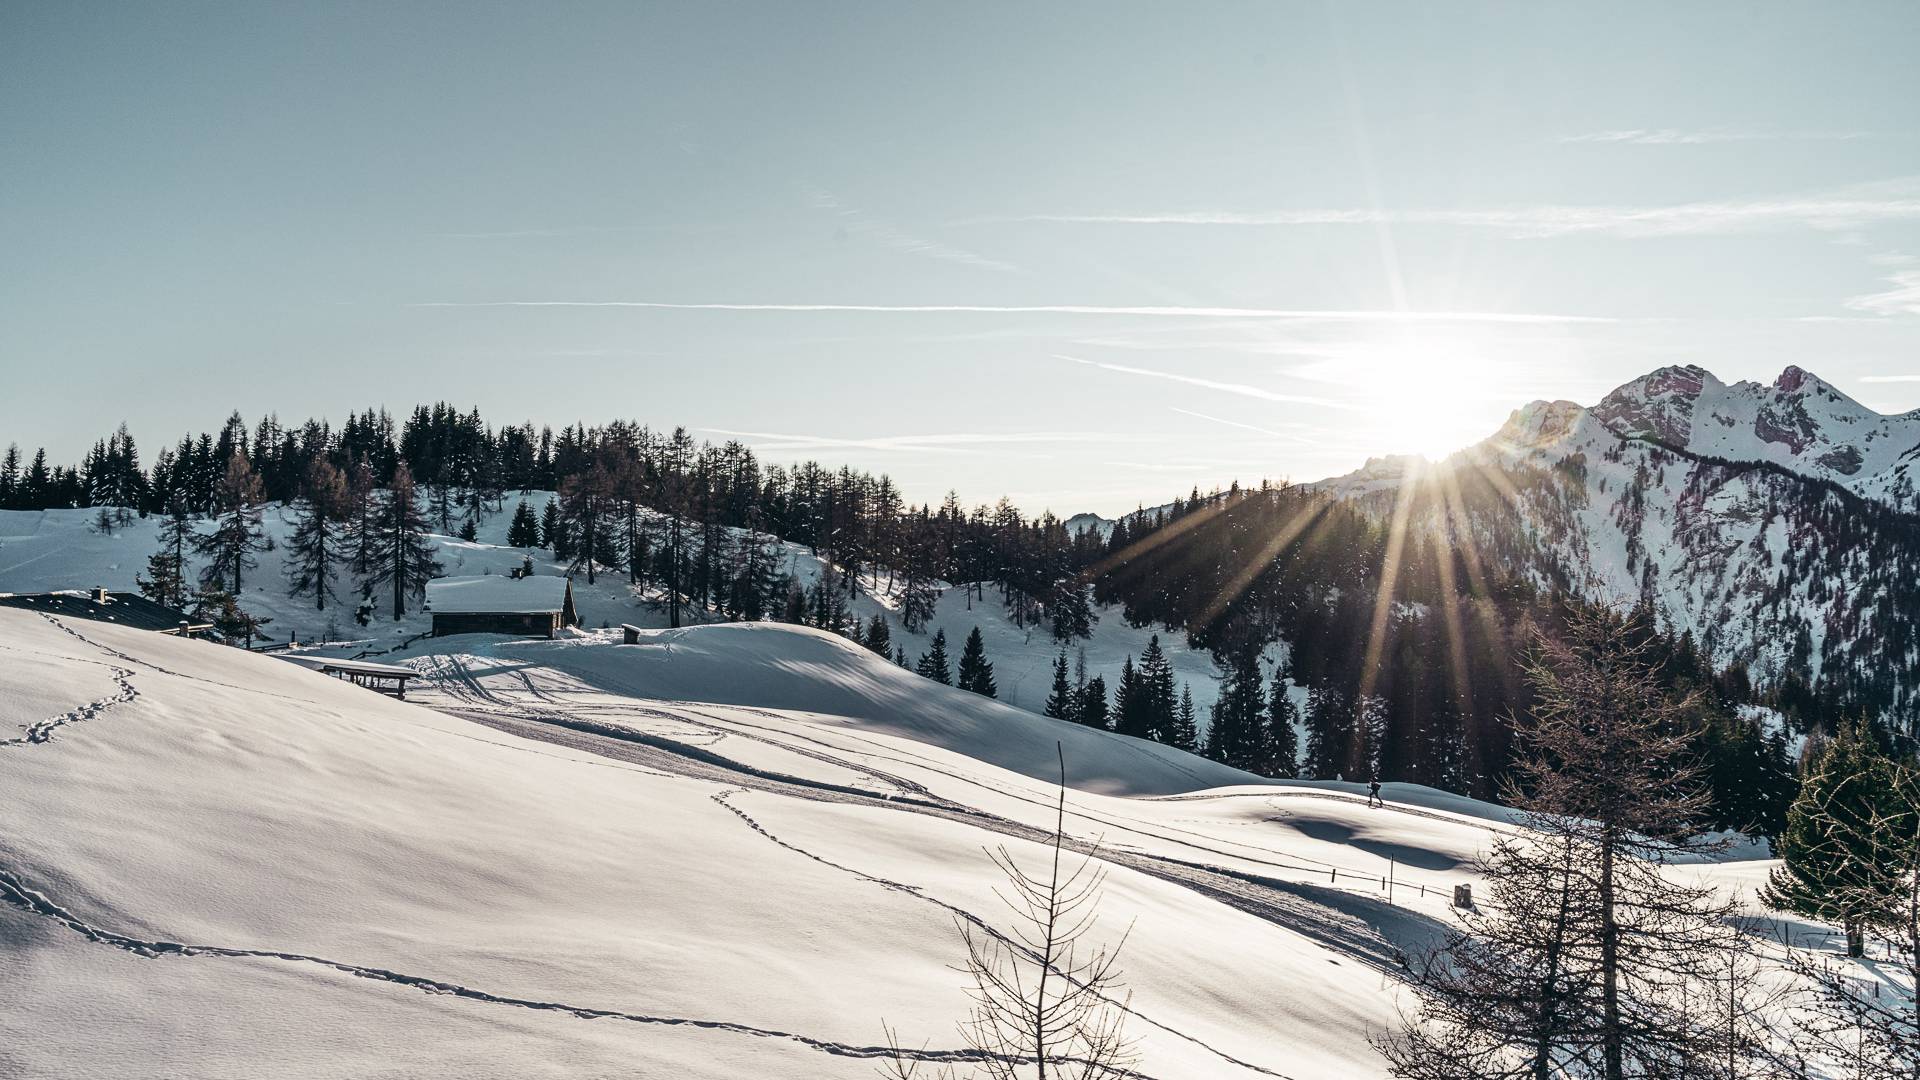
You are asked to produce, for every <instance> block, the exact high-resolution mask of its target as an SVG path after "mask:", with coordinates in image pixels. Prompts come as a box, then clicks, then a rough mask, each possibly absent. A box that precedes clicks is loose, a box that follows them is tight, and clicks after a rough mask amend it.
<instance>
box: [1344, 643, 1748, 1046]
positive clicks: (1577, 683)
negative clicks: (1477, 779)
mask: <svg viewBox="0 0 1920 1080" xmlns="http://www.w3.org/2000/svg"><path fill="white" fill-rule="evenodd" d="M1648 641H1649V637H1648V635H1647V634H1646V633H1645V629H1644V627H1643V626H1641V625H1638V624H1637V623H1636V621H1634V620H1632V619H1628V618H1622V617H1620V616H1617V615H1615V614H1613V613H1611V612H1608V611H1605V610H1599V609H1582V610H1576V611H1573V612H1570V613H1569V614H1568V616H1567V618H1566V619H1565V623H1564V627H1563V629H1562V631H1561V632H1560V633H1558V634H1554V635H1547V634H1544V633H1543V634H1540V635H1539V636H1538V637H1537V639H1536V648H1535V651H1534V653H1533V655H1532V656H1531V657H1530V658H1529V659H1528V661H1527V662H1526V671H1527V676H1528V680H1529V682H1530V683H1531V685H1532V689H1533V692H1534V704H1533V708H1532V710H1531V713H1530V715H1528V716H1525V717H1522V718H1520V720H1519V737H1520V740H1521V755H1520V758H1519V761H1518V762H1517V764H1516V778H1515V781H1514V784H1513V786H1512V787H1511V789H1510V790H1509V792H1508V796H1509V801H1510V802H1511V803H1512V804H1513V805H1514V806H1516V807H1518V808H1519V809H1520V810H1521V812H1522V813H1523V814H1524V815H1525V818H1524V822H1525V824H1527V825H1528V826H1530V827H1531V831H1530V832H1527V833H1523V834H1520V835H1517V836H1513V837H1503V838H1501V839H1500V840H1499V841H1498V842H1496V843H1495V844H1494V846H1493V848H1492V850H1491V852H1490V854H1489V855H1488V856H1487V857H1486V858H1485V859H1484V860H1483V862H1482V864H1481V866H1480V868H1479V869H1480V870H1481V873H1482V876H1483V877H1484V878H1485V879H1486V880H1487V881H1488V882H1489V883H1490V885H1491V892H1492V896H1491V897H1490V899H1491V900H1492V903H1491V904H1489V905H1488V907H1487V909H1486V910H1485V911H1483V912H1482V911H1476V912H1470V913H1468V914H1467V916H1466V918H1465V919H1464V920H1463V926H1462V928H1461V929H1460V930H1459V931H1457V932H1455V933H1453V934H1451V935H1450V936H1449V938H1448V939H1447V941H1446V944H1445V946H1444V947H1443V948H1442V949H1441V950H1440V951H1439V952H1438V953H1436V954H1433V955H1429V956H1426V957H1422V958H1418V959H1416V960H1415V961H1414V962H1412V963H1411V964H1410V968H1411V970H1412V971H1413V973H1414V989H1415V993H1416V995H1417V997H1418V1000H1419V1002H1420V1007H1421V1009H1420V1015H1419V1017H1418V1018H1417V1019H1416V1020H1413V1021H1411V1022H1410V1023H1409V1025H1408V1026H1407V1028H1406V1029H1405V1030H1403V1031H1402V1032H1400V1033H1398V1034H1394V1035H1389V1036H1387V1037H1384V1038H1383V1039H1381V1040H1379V1042H1378V1045H1379V1046H1380V1047H1381V1049H1382V1050H1383V1051H1384V1052H1385V1053H1386V1055H1387V1058H1388V1060H1389V1062H1390V1063H1391V1065H1392V1068H1393V1071H1394V1074H1395V1075H1396V1076H1402V1077H1409V1078H1415V1080H1479V1078H1484V1077H1514V1078H1519V1077H1528V1078H1532V1080H1548V1078H1573V1077H1595V1078H1602V1080H1626V1078H1627V1077H1682V1076H1685V1077H1716V1076H1724V1075H1727V1065H1728V1063H1729V1062H1731V1063H1733V1071H1734V1072H1735V1073H1736V1074H1738V1075H1746V1074H1745V1073H1741V1072H1740V1068H1741V1066H1742V1063H1744V1062H1749V1061H1751V1060H1752V1059H1753V1058H1754V1057H1755V1055H1756V1054H1757V1050H1756V1048H1755V1045H1754V1044H1755V1040H1753V1039H1751V1038H1750V1032H1749V1031H1748V1030H1747V1027H1748V1025H1744V1024H1743V1023H1742V1018H1743V1017H1751V1016H1752V1015H1753V1011H1752V1010H1749V1009H1745V1008H1743V1007H1742V1005H1741V1002H1740V999H1739V998H1740V994H1739V991H1740V984H1739V982H1738V981H1737V980H1735V981H1733V982H1732V983H1730V984H1729V989H1728V991H1727V993H1728V994H1729V998H1728V999H1722V998H1720V997H1719V995H1718V994H1717V993H1708V992H1706V991H1707V990H1709V989H1711V988H1713V987H1716V986H1717V985H1719V984H1720V983H1721V982H1722V981H1723V980H1724V979H1725V976H1726V974H1727V972H1728V970H1729V966H1730V965H1733V966H1735V967H1737V965H1738V962H1739V959H1740V957H1741V956H1742V955H1743V954H1744V953H1745V951H1746V950H1745V949H1744V948H1743V945H1742V942H1741V940H1740V932H1739V930H1738V929H1737V928H1735V927H1734V926H1733V925H1732V922H1733V920H1732V915H1733V910H1732V906H1731V903H1730V902H1729V901H1725V900H1723V899H1720V898H1718V897H1717V896H1716V895H1715V894H1714V893H1713V892H1712V891H1710V890H1708V889H1703V888H1698V887H1695V886H1692V885H1689V884H1686V883H1685V882H1682V881H1677V880H1672V879H1670V878H1668V877H1666V876H1664V875H1663V874H1662V873H1661V872H1660V871H1661V865H1662V863H1665V862H1668V861H1671V859H1672V858H1674V857H1675V856H1679V855H1683V854H1689V853H1693V852H1697V851H1699V850H1701V847H1702V845H1700V844H1698V843H1697V842H1696V840H1695V837H1696V833H1695V825H1696V823H1697V822H1698V821H1700V820H1701V818H1702V816H1703V814H1704V813H1705V812H1706V810H1707V802H1706V798H1705V796H1704V794H1703V788H1702V787H1701V785H1700V784H1699V782H1698V772H1697V769H1696V768H1695V766H1694V764H1693V763H1692V761H1691V760H1690V758H1689V754H1688V750H1689V745H1690V735H1691V732H1690V731H1689V729H1688V723H1689V719H1690V717H1691V716H1692V715H1693V710H1694V705H1695V704H1696V703H1695V701H1693V700H1692V699H1691V698H1689V697H1687V696H1676V695H1673V694H1671V693H1670V691H1669V690H1668V688H1667V686H1666V684H1665V683H1664V681H1663V680H1662V678H1661V677H1660V674H1659V671H1658V668H1657V665H1656V663H1655V661H1654V658H1653V657H1652V656H1651V655H1650V653H1649V648H1648ZM1722 1001H1728V1002H1729V1005H1728V1007H1727V1008H1726V1009H1724V1010H1723V1009H1722V1008H1721V1007H1720V1006H1721V1003H1722ZM1723 1011H1724V1012H1726V1013H1727V1015H1726V1016H1724V1017H1723V1016H1722V1015H1721V1014H1722V1012H1723Z"/></svg>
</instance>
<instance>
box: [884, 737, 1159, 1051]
mask: <svg viewBox="0 0 1920 1080" xmlns="http://www.w3.org/2000/svg"><path fill="white" fill-rule="evenodd" d="M1055 752H1056V754H1057V755H1058V757H1059V760H1060V783H1059V787H1058V791H1059V795H1058V798H1057V800H1056V803H1055V807H1054V827H1053V830H1052V836H1051V837H1050V838H1048V839H1047V840H1046V841H1045V847H1044V848H1042V849H1041V852H1040V855H1041V861H1040V862H1039V863H1038V865H1037V866H1031V867H1030V866H1023V865H1022V864H1021V860H1020V859H1019V858H1016V857H1015V856H1014V854H1013V852H1012V851H1010V850H1009V849H1008V848H1007V847H1006V846H1005V845H1001V846H1000V847H998V848H995V849H994V850H993V851H992V852H990V853H989V856H990V857H991V858H992V860H993V863H994V866H995V868H996V869H998V870H999V872H1000V875H1001V877H1002V878H1003V879H1004V880H1005V881H1006V883H1007V887H1006V888H1005V889H1003V890H1002V889H997V890H995V892H996V894H997V895H999V897H1000V899H1001V902H1002V903H1003V904H1005V905H1006V908H1007V914H1008V918H1009V925H1008V929H1006V930H1004V931H1001V930H996V929H993V928H991V927H989V926H988V925H987V924H986V923H984V922H980V921H979V920H975V919H972V918H965V919H963V918H959V917H955V919H954V925H955V927H956V929H957V930H958V932H959V934H960V940H961V944H962V946H963V948H964V949H965V953H966V955H965V963H964V965H963V967H962V969H961V970H963V971H964V972H965V973H966V975H967V979H968V983H969V986H968V988H967V992H968V995H969V997H970V998H971V999H972V1007H971V1009H970V1010H969V1012H968V1016H967V1018H966V1019H965V1020H964V1021H962V1022H961V1024H960V1033H961V1036H962V1038H963V1039H964V1040H965V1042H966V1044H967V1047H968V1049H969V1050H970V1051H972V1054H973V1057H974V1059H975V1063H976V1066H977V1068H978V1070H979V1073H980V1074H981V1075H984V1076H986V1077H988V1078H989V1080H1029V1078H1031V1080H1121V1078H1123V1077H1130V1076H1137V1075H1139V1074H1138V1073H1136V1072H1135V1071H1134V1066H1135V1065H1136V1064H1137V1063H1138V1058H1139V1055H1138V1052H1137V1048H1136V1045H1135V1042H1134V1040H1133V1039H1132V1038H1131V1037H1129V1036H1128V1034H1127V1031H1126V1020H1127V1015H1128V1013H1129V1012H1130V1011H1131V1009H1130V1006H1131V1002H1132V994H1131V993H1130V992H1129V991H1128V990H1127V989H1126V986H1125V984H1124V980H1123V976H1122V972H1121V971H1120V967H1119V960H1120V953H1121V951H1122V950H1124V949H1125V948H1126V943H1127V937H1128V934H1129V933H1130V932H1131V930H1132V927H1131V926H1129V927H1128V928H1127V929H1125V930H1122V931H1119V932H1118V933H1117V934H1113V935H1108V936H1109V938H1110V940H1108V941H1106V942H1100V941H1098V940H1096V938H1095V936H1094V935H1095V932H1096V928H1097V926H1098V923H1099V915H1100V911H1099V909H1100V901H1101V895H1102V892H1103V888H1104V885H1105V882H1106V873H1107V872H1106V868H1105V867H1104V866H1102V865H1101V860H1100V855H1101V851H1100V848H1099V846H1098V845H1097V844H1084V843H1077V842H1071V841H1069V839H1068V837H1067V831H1066V819H1067V769H1066V754H1065V752H1064V751H1063V750H1061V749H1060V748H1059V747H1058V746H1057V745H1056V747H1055ZM1069 847H1071V848H1072V849H1073V850H1074V851H1077V852H1078V853H1079V856H1078V859H1077V860H1070V859H1069V858H1068V855H1067V852H1068V850H1069ZM883 1027H884V1024H883ZM884 1030H885V1032H886V1037H887V1043H888V1047H889V1051H890V1052H889V1053H888V1054H886V1055H885V1062H884V1064H883V1065H882V1067H881V1070H880V1073H881V1075H882V1076H885V1077H889V1078H892V1080H913V1078H915V1077H916V1076H918V1074H919V1067H920V1065H921V1064H922V1063H923V1061H924V1060H925V1059H923V1058H916V1056H915V1055H914V1053H913V1052H912V1051H909V1050H906V1049H904V1048H903V1047H902V1046H901V1045H900V1041H899V1038H898V1035H897V1033H896V1032H895V1031H894V1030H893V1029H892V1028H885V1029H884ZM941 1075H942V1076H944V1077H949V1078H950V1077H952V1076H953V1075H954V1074H953V1072H952V1071H951V1069H950V1068H949V1069H946V1070H943V1072H942V1073H941Z"/></svg>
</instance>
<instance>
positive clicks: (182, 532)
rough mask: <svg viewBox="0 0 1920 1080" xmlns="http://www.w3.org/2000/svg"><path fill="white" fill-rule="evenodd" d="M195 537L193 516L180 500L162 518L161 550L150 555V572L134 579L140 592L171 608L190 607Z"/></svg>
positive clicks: (181, 608)
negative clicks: (189, 570)
mask: <svg viewBox="0 0 1920 1080" xmlns="http://www.w3.org/2000/svg"><path fill="white" fill-rule="evenodd" d="M194 539H195V538H194V530H193V519H192V518H191V517H189V516H188V514H187V508H186V504H185V503H182V502H180V501H179V500H177V499H176V500H175V501H174V502H173V503H172V504H170V505H169V506H168V507H167V512H166V516H165V517H163V518H161V519H160V550H158V551H156V552H154V553H153V554H152V555H149V556H147V572H146V575H145V576H144V577H136V578H135V579H134V584H135V585H136V586H137V587H138V588H139V590H140V595H142V596H144V597H146V598H147V599H149V600H151V601H153V602H154V603H156V604H165V605H166V606H168V607H170V608H175V609H180V610H184V609H185V608H186V606H187V602H188V592H187V551H188V549H190V548H192V547H194Z"/></svg>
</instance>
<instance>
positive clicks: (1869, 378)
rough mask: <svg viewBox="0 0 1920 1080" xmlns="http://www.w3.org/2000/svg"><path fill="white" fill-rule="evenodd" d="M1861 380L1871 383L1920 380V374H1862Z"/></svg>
mask: <svg viewBox="0 0 1920 1080" xmlns="http://www.w3.org/2000/svg"><path fill="white" fill-rule="evenodd" d="M1860 381H1861V382H1870V383H1893V382H1920V375H1862V376H1860Z"/></svg>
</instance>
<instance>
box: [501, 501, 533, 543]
mask: <svg viewBox="0 0 1920 1080" xmlns="http://www.w3.org/2000/svg"><path fill="white" fill-rule="evenodd" d="M507 546H508V547H516V548H537V547H539V546H540V522H539V520H538V519H536V518H535V517H534V516H533V508H532V507H531V506H528V505H527V500H525V499H521V500H520V505H519V506H517V507H515V508H514V511H513V522H512V523H511V524H509V525H508V526H507Z"/></svg>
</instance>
